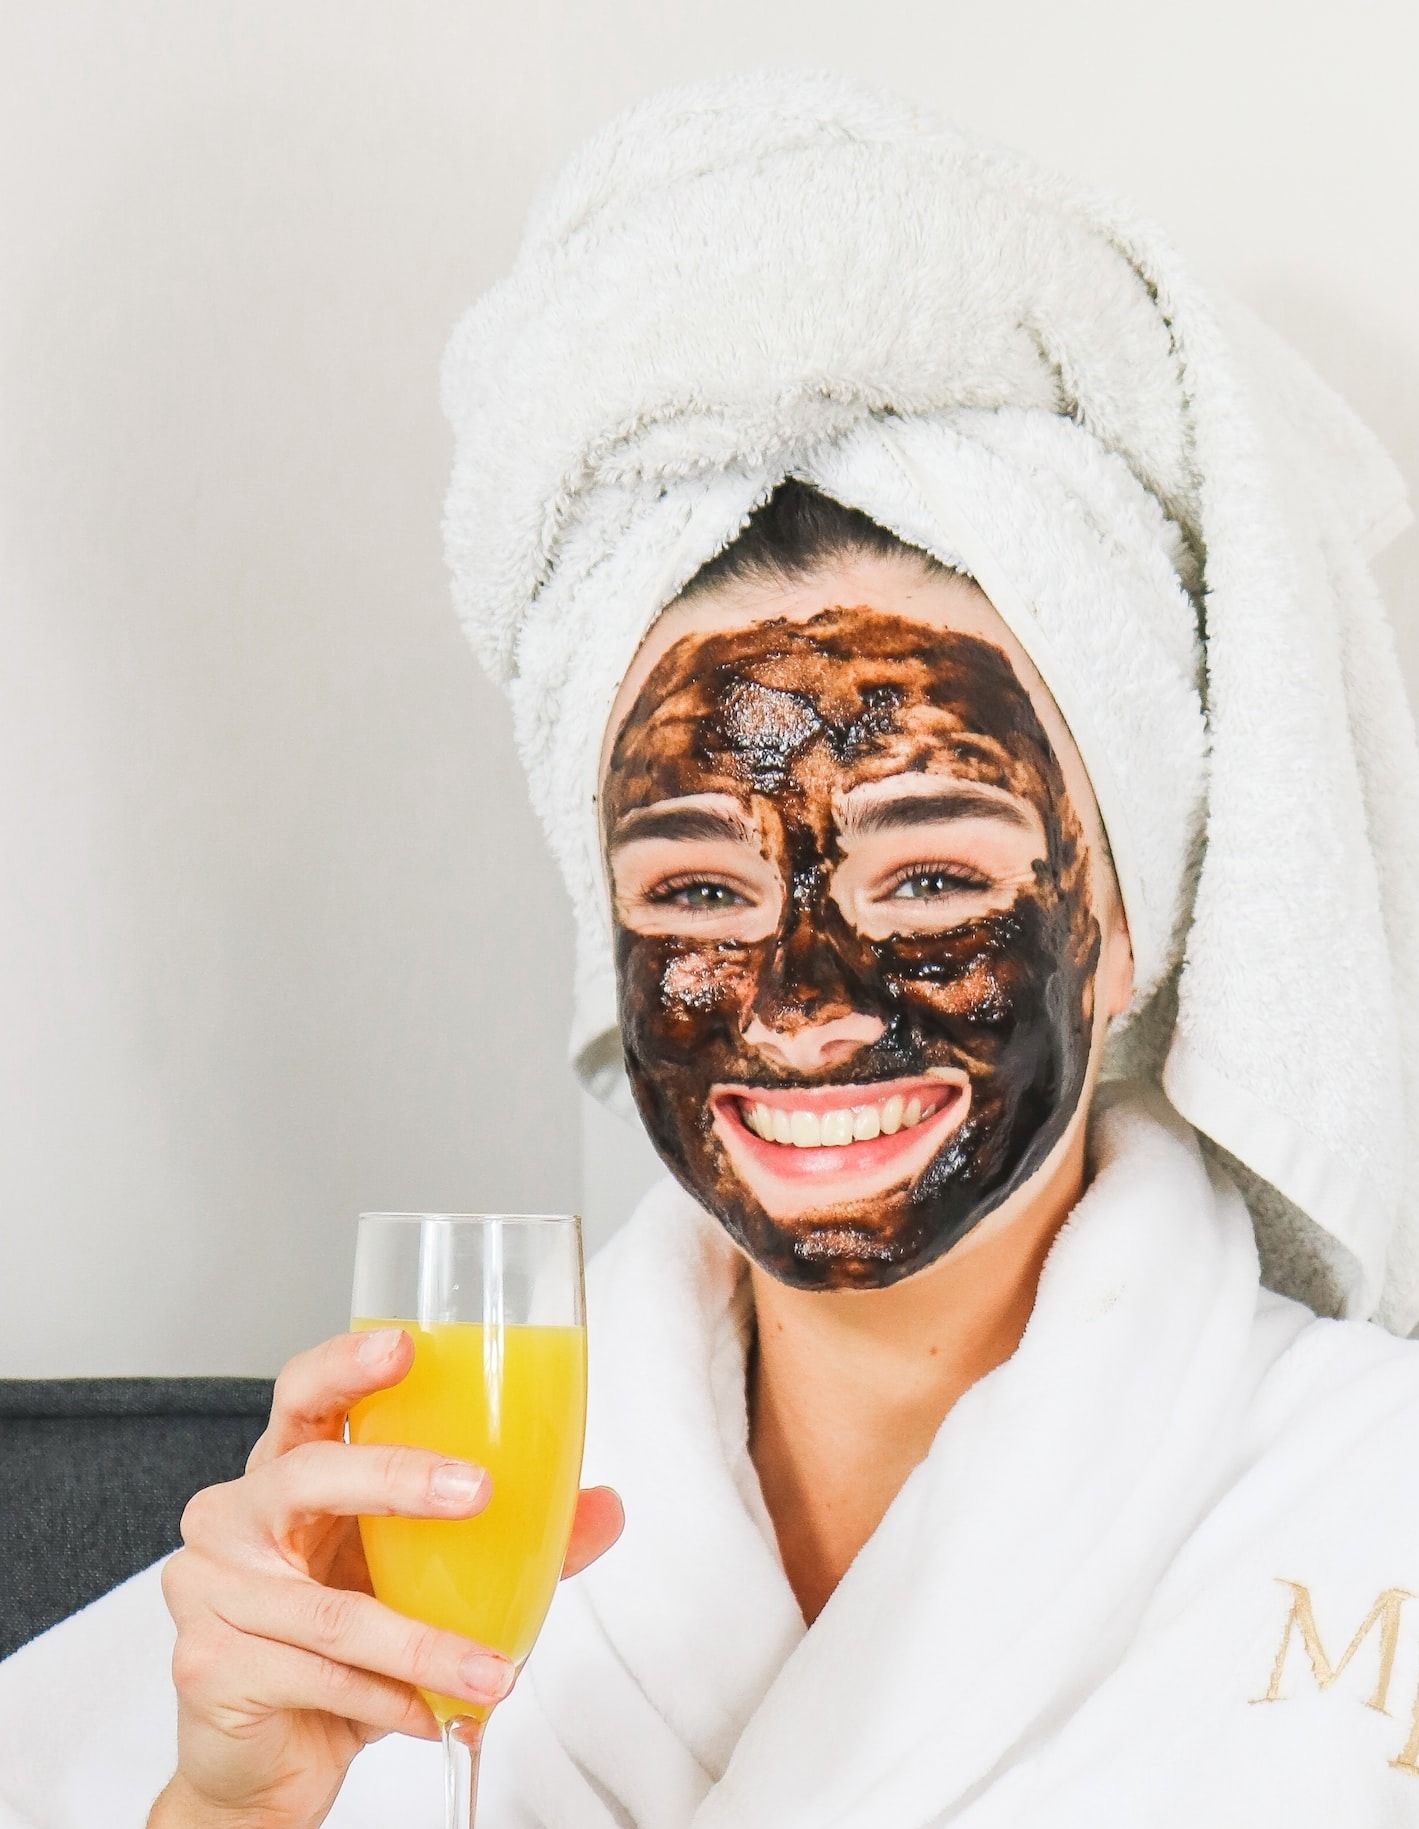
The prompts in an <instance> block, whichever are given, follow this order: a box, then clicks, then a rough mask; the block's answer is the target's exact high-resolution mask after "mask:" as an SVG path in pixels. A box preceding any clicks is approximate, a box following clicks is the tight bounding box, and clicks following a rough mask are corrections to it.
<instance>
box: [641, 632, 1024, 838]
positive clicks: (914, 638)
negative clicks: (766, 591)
mask: <svg viewBox="0 0 1419 1829" xmlns="http://www.w3.org/2000/svg"><path fill="white" fill-rule="evenodd" d="M805 607H806V609H807V613H806V614H804V613H802V612H800V613H799V614H797V615H793V614H786V613H782V612H781V613H778V614H760V615H758V616H755V617H753V618H751V619H747V620H745V619H742V618H741V619H739V620H735V619H733V618H732V617H727V618H725V617H722V618H721V619H720V620H719V623H718V626H715V625H713V624H712V625H711V626H707V627H699V628H691V629H687V630H684V631H682V632H681V633H679V635H678V637H674V638H672V639H671V640H670V642H669V645H668V646H665V645H664V643H663V642H662V646H661V651H660V652H659V654H658V655H657V656H656V657H655V658H654V660H653V662H652V663H651V664H650V665H649V670H648V671H644V672H643V677H642V679H641V680H640V682H639V686H638V690H637V691H636V693H635V696H634V698H633V699H632V701H631V703H630V704H629V705H628V706H627V707H626V708H625V714H624V718H623V721H622V722H621V724H620V727H619V731H618V733H617V735H616V740H615V744H614V748H613V750H612V753H611V756H610V762H609V767H608V779H607V786H608V800H609V801H610V802H612V803H613V804H614V803H620V804H625V802H626V801H627V800H629V799H635V800H641V799H644V798H646V797H647V796H653V795H655V794H656V793H666V794H670V793H674V792H677V791H678V792H681V793H683V792H686V791H689V790H690V788H691V783H692V782H693V783H694V784H695V785H696V786H698V787H708V786H711V785H716V786H725V787H730V788H733V787H740V788H747V789H749V790H750V791H754V792H760V793H774V792H775V791H777V790H778V789H780V788H782V787H783V786H784V784H785V782H786V781H787V780H788V779H789V778H790V777H791V778H793V780H794V783H795V785H796V786H799V787H804V786H807V785H809V780H810V778H811V777H817V778H819V779H820V780H821V781H822V782H823V784H824V785H825V786H831V785H833V784H834V783H835V782H837V781H840V780H841V778H842V777H843V775H845V774H850V775H862V774H864V773H866V774H876V773H884V772H890V771H894V770H912V769H927V768H933V767H934V768H938V769H949V770H950V771H951V772H953V773H958V774H964V775H968V776H970V777H972V778H974V779H976V780H986V781H990V782H992V783H993V784H994V785H997V786H999V787H1002V788H1007V789H1010V790H1013V791H1015V792H1017V793H1023V794H1026V795H1028V796H1030V797H1031V798H1036V799H1037V798H1039V797H1040V796H1041V794H1042V793H1044V792H1045V791H1046V787H1047V781H1048V778H1049V777H1050V776H1051V775H1052V773H1053V770H1052V767H1051V764H1052V763H1053V760H1054V758H1053V756H1052V753H1051V750H1050V745H1049V741H1048V738H1047V737H1046V735H1045V732H1044V730H1043V728H1042V726H1041V724H1040V721H1039V718H1038V716H1037V715H1036V712H1035V708H1034V705H1033V703H1032V700H1031V696H1030V692H1029V689H1028V687H1027V685H1026V683H1025V682H1024V681H1023V680H1022V679H1021V678H1020V676H1019V674H1018V673H1017V672H1016V670H1015V667H1014V665H1013V664H1012V661H1011V659H1010V657H1009V655H1008V654H1007V653H1006V651H1005V648H1004V647H1003V646H1002V644H1001V639H1000V634H999V632H998V631H997V630H994V629H988V628H987V629H986V630H982V629H981V628H980V626H979V620H978V619H976V620H977V627H975V628H969V627H966V628H963V627H955V626H947V625H946V624H945V622H944V619H933V620H930V621H928V620H924V619H922V618H921V617H920V616H912V615H905V614H902V613H899V612H898V611H896V610H894V609H891V608H887V607H884V606H883V605H882V604H881V603H880V602H871V601H867V602H861V603H830V604H828V605H826V606H824V607H821V608H813V607H812V605H811V602H810V603H809V604H808V605H807V606H805ZM986 608H987V609H988V608H989V606H988V605H987V606H986ZM609 810H610V808H609V807H608V811H609Z"/></svg>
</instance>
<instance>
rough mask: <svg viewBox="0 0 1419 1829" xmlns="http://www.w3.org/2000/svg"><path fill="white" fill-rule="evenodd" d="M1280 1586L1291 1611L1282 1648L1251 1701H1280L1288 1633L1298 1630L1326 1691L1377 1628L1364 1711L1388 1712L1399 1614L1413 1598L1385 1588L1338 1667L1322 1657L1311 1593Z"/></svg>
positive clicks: (1289, 1583) (1292, 1585) (1296, 1585)
mask: <svg viewBox="0 0 1419 1829" xmlns="http://www.w3.org/2000/svg"><path fill="white" fill-rule="evenodd" d="M1277 1580H1278V1581H1280V1582H1281V1585H1282V1587H1285V1588H1289V1589H1290V1590H1291V1611H1290V1612H1289V1613H1288V1614H1287V1615H1286V1627H1285V1630H1284V1632H1283V1633H1282V1635H1281V1648H1280V1650H1279V1651H1278V1652H1277V1653H1276V1662H1275V1664H1274V1665H1273V1667H1272V1671H1271V1681H1270V1683H1269V1684H1268V1685H1267V1689H1266V1694H1265V1695H1261V1696H1250V1697H1248V1700H1249V1701H1252V1702H1276V1701H1279V1700H1280V1699H1281V1672H1282V1670H1283V1669H1284V1668H1285V1664H1286V1653H1287V1651H1288V1650H1289V1649H1290V1645H1291V1633H1292V1631H1293V1630H1296V1631H1299V1632H1300V1635H1301V1640H1302V1642H1303V1644H1304V1645H1305V1647H1306V1655H1307V1656H1308V1657H1309V1658H1310V1660H1311V1669H1312V1670H1313V1671H1314V1672H1315V1679H1316V1682H1317V1683H1318V1684H1319V1685H1320V1687H1321V1688H1322V1689H1329V1688H1330V1686H1331V1684H1332V1683H1333V1682H1334V1681H1335V1679H1336V1678H1337V1677H1338V1676H1339V1675H1340V1674H1341V1672H1342V1671H1343V1670H1344V1669H1345V1666H1346V1665H1347V1664H1348V1663H1349V1662H1350V1660H1351V1658H1353V1657H1354V1655H1355V1653H1356V1652H1357V1651H1358V1650H1359V1649H1360V1646H1361V1644H1362V1643H1363V1642H1364V1640H1365V1637H1366V1635H1367V1634H1368V1633H1369V1630H1370V1628H1371V1627H1372V1626H1375V1625H1378V1626H1379V1628H1380V1668H1379V1675H1378V1677H1377V1679H1376V1682H1375V1690H1374V1694H1373V1695H1370V1696H1366V1697H1365V1705H1366V1707H1367V1708H1377V1709H1378V1710H1379V1711H1380V1713H1381V1714H1382V1715H1387V1714H1388V1713H1389V1710H1388V1709H1387V1708H1386V1707H1385V1703H1386V1701H1387V1700H1388V1698H1389V1684H1390V1678H1391V1677H1392V1676H1393V1674H1394V1659H1395V1653H1396V1651H1397V1650H1398V1648H1399V1614H1400V1609H1401V1608H1402V1607H1403V1605H1404V1603H1405V1601H1406V1600H1413V1599H1414V1596H1413V1595H1412V1594H1411V1593H1409V1591H1408V1590H1407V1589H1406V1588H1386V1589H1385V1591H1384V1592H1383V1594H1381V1595H1380V1597H1379V1599H1378V1600H1377V1601H1376V1602H1375V1604H1374V1606H1373V1607H1371V1608H1370V1611H1369V1612H1368V1613H1367V1614H1366V1616H1365V1618H1364V1620H1363V1621H1362V1622H1361V1624H1360V1628H1359V1630H1358V1631H1357V1632H1356V1634H1355V1636H1354V1638H1352V1639H1351V1641H1350V1643H1349V1644H1348V1645H1347V1646H1346V1647H1345V1653H1344V1656H1343V1657H1342V1658H1341V1660H1340V1662H1339V1663H1338V1664H1335V1665H1332V1664H1331V1661H1330V1659H1329V1658H1328V1657H1327V1656H1326V1655H1325V1647H1324V1646H1323V1645H1322V1644H1321V1642H1320V1633H1319V1632H1318V1631H1317V1630H1316V1616H1315V1610H1314V1608H1313V1607H1312V1606H1311V1596H1310V1591H1309V1590H1308V1589H1307V1588H1305V1587H1303V1586H1302V1585H1301V1583H1300V1582H1299V1581H1287V1580H1285V1579H1284V1577H1282V1576H1279V1575H1278V1576H1277Z"/></svg>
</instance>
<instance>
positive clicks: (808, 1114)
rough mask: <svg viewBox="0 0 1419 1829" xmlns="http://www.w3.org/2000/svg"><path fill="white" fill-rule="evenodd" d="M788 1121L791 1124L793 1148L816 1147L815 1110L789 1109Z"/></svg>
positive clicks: (816, 1115) (816, 1120) (816, 1124)
mask: <svg viewBox="0 0 1419 1829" xmlns="http://www.w3.org/2000/svg"><path fill="white" fill-rule="evenodd" d="M788 1120H789V1123H790V1124H791V1125H792V1126H793V1147H794V1148H795V1149H817V1147H818V1114H817V1112H816V1111H791V1112H790V1113H789V1114H788Z"/></svg>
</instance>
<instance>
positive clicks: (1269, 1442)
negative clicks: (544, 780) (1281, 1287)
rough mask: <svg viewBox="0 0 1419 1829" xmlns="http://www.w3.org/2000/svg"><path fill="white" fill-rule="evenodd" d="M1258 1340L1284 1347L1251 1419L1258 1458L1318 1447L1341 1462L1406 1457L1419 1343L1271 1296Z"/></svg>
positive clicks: (1417, 1405) (1418, 1463)
mask: <svg viewBox="0 0 1419 1829" xmlns="http://www.w3.org/2000/svg"><path fill="white" fill-rule="evenodd" d="M1261 1298H1262V1299H1261V1301H1260V1303H1259V1304H1258V1313H1257V1334H1258V1336H1259V1337H1264V1336H1266V1335H1268V1334H1269V1335H1270V1336H1271V1337H1272V1338H1273V1339H1274V1340H1276V1341H1277V1342H1278V1343H1279V1345H1280V1350H1278V1351H1276V1352H1275V1353H1274V1355H1273V1356H1272V1357H1271V1359H1270V1363H1269V1364H1268V1365H1267V1366H1266V1367H1265V1370H1264V1373H1263V1375H1262V1376H1261V1378H1260V1380H1259V1382H1258V1384H1257V1387H1256V1390H1255V1395H1254V1400H1253V1403H1252V1405H1251V1408H1250V1413H1249V1417H1248V1430H1247V1435H1248V1437H1249V1442H1250V1446H1251V1449H1252V1451H1253V1452H1255V1453H1257V1454H1264V1453H1266V1452H1268V1451H1271V1452H1275V1451H1284V1450H1285V1449H1287V1448H1291V1447H1295V1448H1303V1447H1310V1448H1312V1449H1314V1450H1317V1451H1320V1450H1324V1451H1326V1452H1327V1453H1331V1454H1333V1455H1334V1456H1335V1464H1337V1465H1342V1464H1345V1463H1347V1462H1354V1463H1356V1464H1358V1463H1361V1462H1363V1461H1364V1460H1365V1459H1366V1458H1373V1457H1379V1458H1380V1459H1384V1458H1387V1457H1389V1456H1391V1455H1398V1454H1399V1453H1400V1452H1401V1451H1403V1453H1404V1458H1405V1459H1406V1460H1409V1461H1411V1462H1413V1463H1414V1465H1415V1475H1416V1478H1419V1457H1416V1456H1413V1455H1411V1454H1409V1452H1408V1449H1407V1442H1406V1437H1407V1435H1408V1432H1409V1430H1410V1429H1412V1427H1413V1424H1414V1420H1415V1417H1416V1414H1419V1340H1405V1339H1401V1338H1399V1337H1398V1336H1397V1335H1395V1334H1391V1333H1389V1332H1387V1331H1386V1330H1385V1329H1384V1328H1382V1327H1380V1326H1379V1325H1378V1323H1376V1322H1372V1321H1346V1320H1332V1319H1329V1318H1327V1317H1324V1316H1317V1315H1313V1314H1311V1313H1310V1311H1309V1310H1308V1309H1306V1308H1304V1307H1302V1305H1301V1304H1300V1303H1298V1302H1294V1301H1292V1300H1290V1299H1289V1298H1288V1297H1284V1296H1279V1295H1275V1294H1274V1293H1272V1292H1270V1291H1267V1290H1263V1291H1262V1292H1261Z"/></svg>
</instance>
